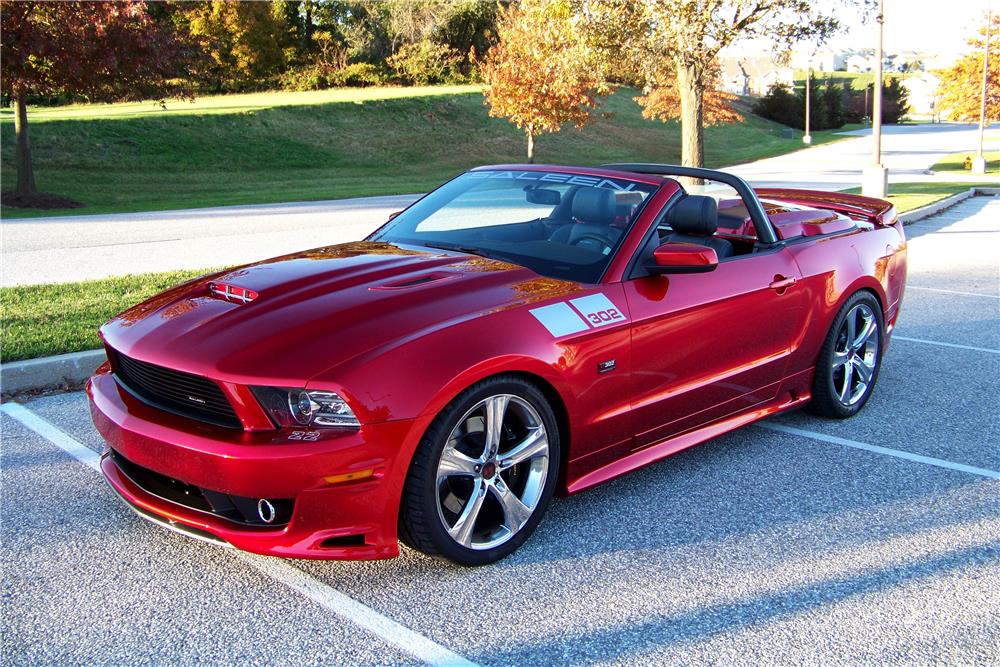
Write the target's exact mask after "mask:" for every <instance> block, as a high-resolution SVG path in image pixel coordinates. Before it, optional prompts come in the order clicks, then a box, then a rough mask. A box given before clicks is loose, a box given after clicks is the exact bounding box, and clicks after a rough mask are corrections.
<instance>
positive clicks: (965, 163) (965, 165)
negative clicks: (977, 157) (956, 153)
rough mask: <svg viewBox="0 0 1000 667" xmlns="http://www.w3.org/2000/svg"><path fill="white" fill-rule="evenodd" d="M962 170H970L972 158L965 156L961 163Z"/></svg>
mask: <svg viewBox="0 0 1000 667" xmlns="http://www.w3.org/2000/svg"><path fill="white" fill-rule="evenodd" d="M962 168H964V169H965V170H966V171H970V170H971V169H972V157H971V156H969V155H966V156H965V160H964V161H963V162H962Z"/></svg>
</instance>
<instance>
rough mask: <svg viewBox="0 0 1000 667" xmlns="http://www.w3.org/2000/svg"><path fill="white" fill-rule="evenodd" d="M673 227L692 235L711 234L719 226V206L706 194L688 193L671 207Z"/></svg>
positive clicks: (670, 222) (670, 221)
mask: <svg viewBox="0 0 1000 667" xmlns="http://www.w3.org/2000/svg"><path fill="white" fill-rule="evenodd" d="M667 222H668V223H669V224H670V227H671V229H673V230H674V231H675V232H680V233H681V234H690V235H692V236H711V235H712V234H714V233H715V230H716V229H717V228H718V226H719V206H718V204H716V202H715V199H713V198H712V197H706V196H704V195H687V196H686V197H684V198H683V199H681V200H680V201H679V202H677V203H676V204H674V207H673V208H672V209H670V215H669V216H668V219H667Z"/></svg>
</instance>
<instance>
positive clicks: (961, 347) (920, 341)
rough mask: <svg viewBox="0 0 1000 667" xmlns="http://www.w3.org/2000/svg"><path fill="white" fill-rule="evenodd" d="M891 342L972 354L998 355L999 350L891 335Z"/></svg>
mask: <svg viewBox="0 0 1000 667" xmlns="http://www.w3.org/2000/svg"><path fill="white" fill-rule="evenodd" d="M892 340H905V341H907V342H909V343H923V344H925V345H938V346H940V347H955V348H958V349H959V350H972V351H973V352H988V353H990V354H1000V350H994V349H993V348H990V347H973V346H972V345H958V344H956V343H945V342H942V341H940V340H925V339H923V338H907V337H906V336H897V335H893V337H892Z"/></svg>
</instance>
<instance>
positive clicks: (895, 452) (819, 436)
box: [756, 422, 1000, 479]
mask: <svg viewBox="0 0 1000 667" xmlns="http://www.w3.org/2000/svg"><path fill="white" fill-rule="evenodd" d="M756 425H757V426H759V427H760V428H764V429H767V430H769V431H777V432H779V433H787V434H789V435H800V436H802V437H805V438H811V439H813V440H820V441H822V442H829V443H831V444H834V445H843V446H844V447H853V448H855V449H863V450H865V451H867V452H873V453H875V454H884V455H886V456H893V457H895V458H897V459H905V460H907V461H915V462H917V463H926V464H927V465H931V466H937V467H938V468H947V469H949V470H958V471H959V472H966V473H969V474H970V475H980V476H982V477H988V478H990V479H1000V472H997V471H995V470H987V469H986V468H977V467H975V466H967V465H965V464H964V463H954V462H953V461H945V460H944V459H936V458H934V457H932V456H924V455H922V454H913V453H910V452H904V451H902V450H900V449H890V448H888V447H880V446H878V445H869V444H868V443H866V442H858V441H857V440H848V439H847V438H838V437H837V436H835V435H827V434H825V433H817V432H815V431H806V430H805V429H801V428H795V427H794V426H785V425H784V424H773V423H771V422H757V424H756Z"/></svg>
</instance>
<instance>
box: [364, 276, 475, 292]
mask: <svg viewBox="0 0 1000 667" xmlns="http://www.w3.org/2000/svg"><path fill="white" fill-rule="evenodd" d="M455 275H456V274H454V273H445V272H443V271H440V272H435V273H425V274H423V275H421V276H416V277H410V278H404V279H403V280H397V281H396V282H392V283H385V284H384V285H376V286H374V287H369V288H368V289H371V290H395V289H407V288H410V287H419V286H420V285H426V284H428V283H436V282H440V281H442V280H448V279H450V278H454V277H455Z"/></svg>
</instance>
